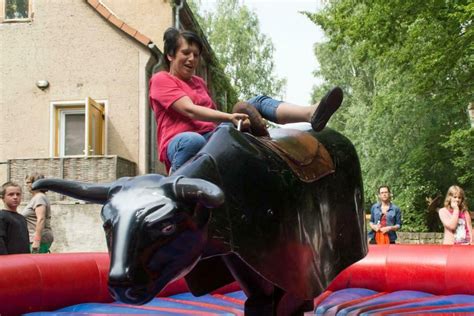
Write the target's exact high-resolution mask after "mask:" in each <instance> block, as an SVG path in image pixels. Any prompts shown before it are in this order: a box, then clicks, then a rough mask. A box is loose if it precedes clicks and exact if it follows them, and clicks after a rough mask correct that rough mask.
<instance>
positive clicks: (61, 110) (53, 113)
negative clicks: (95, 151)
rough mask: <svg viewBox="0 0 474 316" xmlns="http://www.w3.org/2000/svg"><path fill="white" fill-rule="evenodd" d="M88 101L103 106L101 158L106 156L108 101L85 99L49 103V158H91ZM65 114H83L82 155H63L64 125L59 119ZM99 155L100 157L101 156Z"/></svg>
mask: <svg viewBox="0 0 474 316" xmlns="http://www.w3.org/2000/svg"><path fill="white" fill-rule="evenodd" d="M88 99H91V100H92V101H93V102H95V103H98V104H100V105H102V106H103V116H104V117H103V124H102V128H103V131H102V133H103V143H102V148H103V154H102V155H103V156H105V155H107V152H108V146H107V143H108V142H107V136H108V135H107V127H108V120H107V112H108V101H107V100H94V99H92V98H85V99H84V100H75V101H52V102H50V133H49V134H50V143H49V156H50V157H51V158H55V157H88V156H93V155H90V154H89V150H86V148H87V149H88V147H89V146H88V145H89V126H90V123H89V116H90V115H89V113H88V107H87V104H88ZM67 113H71V114H73V113H84V131H85V133H84V149H83V151H84V154H82V155H64V141H65V140H64V137H61V136H62V129H63V128H64V124H61V123H62V121H61V118H62V117H64V115H66V114H67ZM102 155H100V156H102Z"/></svg>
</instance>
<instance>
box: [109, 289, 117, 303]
mask: <svg viewBox="0 0 474 316" xmlns="http://www.w3.org/2000/svg"><path fill="white" fill-rule="evenodd" d="M109 294H110V296H111V297H112V299H113V300H115V301H118V300H119V297H118V294H117V292H115V290H114V289H113V288H111V287H109Z"/></svg>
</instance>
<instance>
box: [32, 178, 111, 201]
mask: <svg viewBox="0 0 474 316" xmlns="http://www.w3.org/2000/svg"><path fill="white" fill-rule="evenodd" d="M111 185H112V184H111V183H105V184H91V183H84V182H77V181H71V180H64V179H41V180H38V181H35V182H34V183H33V185H32V189H33V190H40V189H48V190H51V191H54V192H57V193H61V194H64V195H67V196H70V197H73V198H75V199H80V200H84V201H87V202H92V203H97V204H104V203H105V202H107V196H108V193H109V189H110V187H111Z"/></svg>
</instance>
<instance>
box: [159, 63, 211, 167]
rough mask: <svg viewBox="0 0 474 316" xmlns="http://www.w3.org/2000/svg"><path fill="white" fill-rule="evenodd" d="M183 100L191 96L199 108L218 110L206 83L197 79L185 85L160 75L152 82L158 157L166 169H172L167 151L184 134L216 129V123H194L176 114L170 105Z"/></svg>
mask: <svg viewBox="0 0 474 316" xmlns="http://www.w3.org/2000/svg"><path fill="white" fill-rule="evenodd" d="M184 96H188V97H189V98H190V99H191V101H192V102H193V103H194V104H196V105H199V106H204V107H206V108H210V109H216V105H215V104H214V102H213V101H212V99H211V97H210V96H209V91H208V90H207V86H206V83H205V82H204V80H203V79H201V78H200V77H198V76H193V77H192V78H191V80H189V81H183V80H181V79H179V78H177V77H175V76H172V75H170V74H169V73H168V72H166V71H160V72H159V73H157V74H155V75H153V77H152V78H151V80H150V104H151V107H152V109H153V112H154V113H155V120H156V142H157V147H158V156H159V159H160V161H162V162H164V163H165V164H166V167H167V169H169V167H170V162H169V161H168V157H167V154H166V153H167V150H166V149H167V147H168V144H169V142H170V141H171V139H172V138H173V137H174V136H176V135H177V134H179V133H183V132H196V133H199V134H204V133H207V132H210V131H212V130H213V129H214V128H215V127H216V126H217V124H216V123H214V122H204V121H198V120H192V119H190V118H188V117H186V116H184V115H182V114H180V113H178V112H176V111H175V110H173V108H172V107H171V105H172V104H173V103H174V102H175V101H177V100H179V99H180V98H182V97H184Z"/></svg>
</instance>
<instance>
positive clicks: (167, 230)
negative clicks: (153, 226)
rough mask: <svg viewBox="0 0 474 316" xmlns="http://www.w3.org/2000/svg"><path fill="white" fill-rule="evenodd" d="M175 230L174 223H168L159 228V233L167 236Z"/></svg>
mask: <svg viewBox="0 0 474 316" xmlns="http://www.w3.org/2000/svg"><path fill="white" fill-rule="evenodd" d="M175 230H176V225H175V224H171V223H170V224H167V225H165V226H163V227H162V228H161V233H162V234H163V235H165V236H169V235H171V234H172V233H174V232H175Z"/></svg>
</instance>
